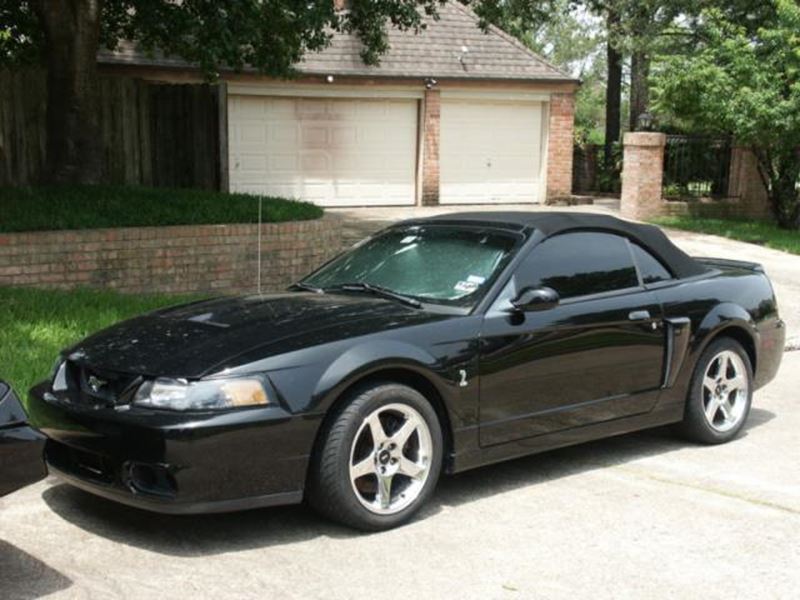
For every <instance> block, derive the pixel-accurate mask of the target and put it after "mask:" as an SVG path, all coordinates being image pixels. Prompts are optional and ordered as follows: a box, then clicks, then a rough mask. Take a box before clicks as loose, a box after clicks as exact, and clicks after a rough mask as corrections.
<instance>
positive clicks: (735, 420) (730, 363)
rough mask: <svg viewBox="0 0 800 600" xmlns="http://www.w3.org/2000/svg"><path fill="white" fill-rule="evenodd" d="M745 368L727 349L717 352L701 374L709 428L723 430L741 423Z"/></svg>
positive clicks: (746, 384) (743, 408) (745, 396)
mask: <svg viewBox="0 0 800 600" xmlns="http://www.w3.org/2000/svg"><path fill="white" fill-rule="evenodd" d="M748 388H749V382H748V380H747V369H746V368H745V365H744V361H743V360H742V358H741V357H740V356H739V355H738V354H736V353H735V352H732V351H730V350H724V351H722V352H720V353H719V354H717V355H716V356H715V357H714V358H713V359H712V360H711V361H710V362H709V363H708V367H707V368H706V372H705V376H704V377H703V412H704V413H705V416H706V421H707V422H708V424H709V425H710V426H711V428H712V429H714V430H716V431H719V432H720V433H724V432H726V431H730V430H731V429H733V428H734V427H736V426H737V425H739V423H740V422H741V420H742V418H743V416H744V413H745V410H746V409H747V395H748V392H749V389H748Z"/></svg>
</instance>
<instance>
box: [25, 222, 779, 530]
mask: <svg viewBox="0 0 800 600" xmlns="http://www.w3.org/2000/svg"><path fill="white" fill-rule="evenodd" d="M784 336H785V332H784V324H783V322H782V321H781V319H780V318H779V316H778V309H777V305H776V301H775V295H774V293H773V290H772V287H771V285H770V282H769V280H768V279H767V277H766V275H765V274H764V272H763V270H762V269H761V268H760V267H759V266H758V265H756V264H752V263H747V262H740V261H730V260H712V259H694V258H690V257H689V256H687V255H686V254H684V253H683V252H682V251H680V250H679V249H678V248H676V247H675V246H674V245H673V244H672V243H671V242H670V241H669V240H668V239H667V238H666V236H664V234H663V233H662V232H661V231H660V230H658V229H657V228H655V227H652V226H647V225H637V224H633V223H628V222H624V221H620V220H618V219H615V218H612V217H608V216H601V215H590V214H578V213H499V212H498V213H488V212H487V213H474V214H473V213H465V214H451V215H448V216H442V217H436V218H430V219H420V220H413V221H406V222H404V223H400V224H398V225H395V226H392V227H389V228H388V229H385V230H384V231H381V232H379V233H377V234H376V235H374V236H372V237H370V238H368V239H367V240H365V241H363V242H361V243H360V244H358V245H356V246H355V247H353V248H352V249H351V250H350V251H348V252H346V253H344V254H342V255H341V256H339V257H337V258H336V259H334V260H332V261H331V262H329V263H328V264H326V265H324V266H323V267H321V268H320V269H319V270H317V271H316V272H314V273H312V274H311V275H309V276H308V277H307V278H305V279H304V280H302V281H301V282H299V283H297V284H295V285H294V286H292V287H291V288H290V290H289V291H287V292H286V293H281V294H275V295H266V296H259V295H254V296H246V297H237V298H221V299H215V300H208V301H202V302H197V303H194V304H188V305H184V306H178V307H175V308H168V309H164V310H160V311H157V312H154V313H151V314H148V315H144V316H142V317H138V318H135V319H132V320H130V321H126V322H123V323H120V324H118V325H115V326H113V327H111V328H109V329H106V330H104V331H101V332H99V333H97V334H95V335H93V336H91V337H89V338H87V339H85V340H83V341H82V342H80V343H78V344H77V345H75V346H74V347H72V348H69V349H67V350H65V351H64V352H63V355H62V359H61V362H60V363H59V364H58V365H57V368H56V369H55V371H54V374H53V377H52V379H51V380H48V381H45V382H42V383H41V384H39V385H37V386H36V387H34V388H33V390H32V391H31V404H32V407H35V411H34V412H35V414H36V415H37V419H41V422H40V423H39V424H40V426H41V428H42V430H43V431H44V432H45V433H46V434H47V436H48V437H49V440H48V442H47V444H46V448H45V455H46V460H47V462H48V464H49V465H50V467H51V469H52V472H54V473H56V474H58V475H60V476H61V477H63V478H64V479H65V480H66V481H68V482H70V483H72V484H74V485H76V486H78V487H81V488H84V489H86V490H88V491H90V492H93V493H95V494H99V495H101V496H105V497H107V498H111V499H113V500H117V501H119V502H124V503H127V504H132V505H134V506H139V507H142V508H146V509H150V510H154V511H162V512H172V513H178V512H182V513H187V512H210V511H228V510H236V509H246V508H252V507H257V506H267V505H273V504H284V503H292V502H300V501H301V500H302V499H303V498H306V499H307V500H308V501H309V502H310V503H311V504H312V505H313V506H314V507H316V508H317V509H318V510H320V511H322V512H323V513H324V514H326V515H329V516H330V517H331V518H333V519H336V520H339V521H342V522H344V523H347V524H349V525H352V526H355V527H358V528H363V529H371V530H377V529H385V528H388V527H392V526H395V525H397V524H399V523H401V522H404V521H406V520H407V519H408V518H409V517H410V516H411V515H412V514H413V513H414V511H416V510H417V509H418V508H419V507H420V505H422V504H423V503H424V502H425V501H426V500H427V499H428V498H429V497H430V495H431V493H432V491H433V488H434V486H435V484H436V481H437V479H438V478H439V475H440V473H441V472H442V471H445V472H448V473H455V472H458V471H463V470H465V469H470V468H473V467H478V466H480V465H485V464H487V463H491V462H496V461H500V460H505V459H508V458H513V457H516V456H521V455H525V454H530V453H533V452H541V451H543V450H548V449H551V448H556V447H559V446H565V445H568V444H575V443H578V442H583V441H586V440H592V439H597V438H602V437H606V436H611V435H617V434H621V433H625V432H629V431H634V430H637V429H643V428H647V427H654V426H658V425H665V424H668V423H680V426H681V428H682V429H683V431H684V432H685V433H686V435H688V436H689V437H690V438H691V439H693V440H696V441H699V442H703V443H719V442H725V441H728V440H730V439H732V438H733V437H734V436H736V434H737V433H738V432H739V431H740V430H741V429H742V426H743V425H744V423H745V420H746V419H747V416H748V412H749V410H750V403H751V398H752V394H753V391H754V390H755V389H757V388H759V387H760V386H762V385H764V384H765V383H766V382H768V381H769V380H770V379H772V378H773V377H774V376H775V373H776V371H777V370H778V366H779V364H780V361H781V354H782V351H783V342H784Z"/></svg>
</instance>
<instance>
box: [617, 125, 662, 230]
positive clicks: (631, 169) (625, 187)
mask: <svg viewBox="0 0 800 600" xmlns="http://www.w3.org/2000/svg"><path fill="white" fill-rule="evenodd" d="M666 143H667V136H666V135H664V134H663V133H653V132H644V131H636V132H628V133H626V134H625V137H624V138H623V146H624V148H625V150H624V155H623V159H622V202H621V205H620V208H621V212H622V216H623V217H626V218H628V219H638V220H642V221H643V220H646V219H649V218H651V217H656V216H659V215H663V214H665V212H666V211H665V209H666V206H665V203H664V201H663V199H662V197H661V187H662V183H663V178H664V146H665V145H666Z"/></svg>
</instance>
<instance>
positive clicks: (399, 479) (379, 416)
mask: <svg viewBox="0 0 800 600" xmlns="http://www.w3.org/2000/svg"><path fill="white" fill-rule="evenodd" d="M432 455H433V441H432V439H431V432H430V430H429V429H428V424H427V423H426V422H425V419H424V418H423V417H422V415H420V414H419V413H418V412H417V411H416V410H415V409H413V408H411V407H410V406H408V405H406V404H387V405H386V406H382V407H381V408H379V409H377V410H375V411H374V412H372V413H371V414H370V415H369V416H367V418H366V419H364V421H363V422H362V423H361V426H360V427H359V428H358V432H357V433H356V435H355V438H354V439H353V445H352V448H351V449H350V483H351V484H352V486H353V491H354V492H355V494H356V498H358V501H359V502H360V503H361V504H362V505H363V506H364V507H365V508H367V509H368V510H369V511H371V512H373V513H375V514H379V515H393V514H395V513H398V512H400V511H401V510H403V509H404V508H406V507H407V506H408V505H410V504H411V503H412V502H414V500H416V499H417V497H419V495H420V493H421V492H422V489H423V488H424V487H425V482H426V481H427V479H428V475H429V474H430V470H431V469H430V467H431V462H430V461H431V456H432Z"/></svg>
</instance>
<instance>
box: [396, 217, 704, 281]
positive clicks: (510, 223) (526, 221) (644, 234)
mask: <svg viewBox="0 0 800 600" xmlns="http://www.w3.org/2000/svg"><path fill="white" fill-rule="evenodd" d="M431 221H433V222H437V223H453V224H457V223H464V224H470V225H474V224H476V223H487V224H488V223H491V224H493V225H498V226H505V227H509V228H511V229H516V230H520V229H528V228H530V229H535V230H537V231H540V232H541V233H542V234H544V236H545V237H551V236H554V235H558V234H559V233H564V232H567V231H574V230H576V229H584V230H587V229H589V230H602V231H610V232H612V233H617V234H620V235H624V236H626V237H630V238H633V239H635V240H638V241H639V243H640V244H641V245H642V246H644V247H645V248H647V249H648V250H650V251H651V252H653V253H654V254H655V255H657V256H658V257H660V258H661V260H663V261H664V263H665V264H666V265H667V266H668V267H669V268H670V270H671V271H672V273H673V274H674V275H675V276H676V277H678V278H679V279H683V278H686V277H694V276H697V275H702V274H704V273H708V271H709V268H708V267H707V266H704V265H703V264H701V263H699V262H697V261H696V260H694V259H693V258H692V257H691V256H689V255H688V254H686V253H685V252H684V251H683V250H681V249H680V248H678V247H677V246H676V245H675V244H673V243H672V242H671V241H670V240H669V238H668V237H667V236H666V235H664V232H663V231H661V230H660V229H659V228H658V227H656V226H654V225H645V224H642V223H633V222H631V221H623V220H622V219H618V218H616V217H612V216H611V215H603V214H597V213H581V212H523V211H507V212H501V211H496V212H495V211H487V212H463V213H450V214H444V215H437V216H435V217H428V218H424V219H413V220H410V221H404V222H403V224H404V225H410V224H413V223H420V224H422V223H425V222H431Z"/></svg>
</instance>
